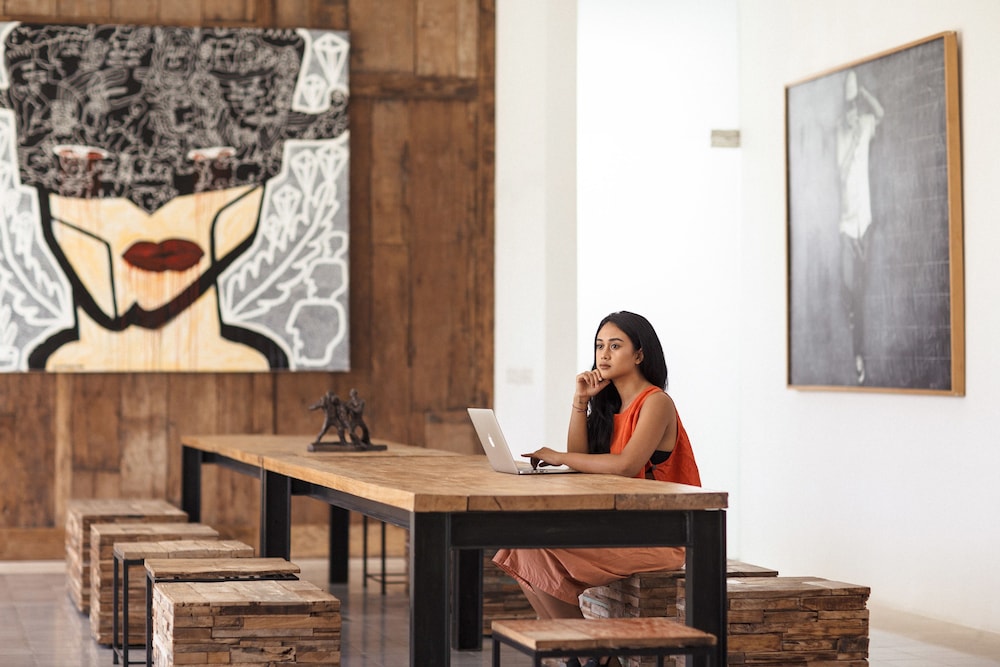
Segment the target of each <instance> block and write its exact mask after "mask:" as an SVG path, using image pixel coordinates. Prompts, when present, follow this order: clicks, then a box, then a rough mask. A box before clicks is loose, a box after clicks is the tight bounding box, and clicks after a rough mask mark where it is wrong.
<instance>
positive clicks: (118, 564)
mask: <svg viewBox="0 0 1000 667" xmlns="http://www.w3.org/2000/svg"><path fill="white" fill-rule="evenodd" d="M253 555H254V552H253V547H251V546H250V545H249V544H244V543H243V542H239V541H237V540H217V539H210V540H168V541H165V542H116V543H115V545H114V568H113V570H112V572H113V575H112V578H111V581H112V582H113V583H112V591H113V594H112V597H111V600H112V613H111V648H112V650H114V663H115V664H118V660H119V658H121V661H122V663H123V664H126V665H127V664H129V658H128V651H129V646H130V645H132V641H131V640H136V639H139V638H141V637H144V636H145V629H146V621H145V619H146V603H145V598H146V596H145V594H144V593H145V590H146V568H145V567H144V564H145V561H146V559H147V558H155V559H161V558H166V559H181V558H184V559H187V558H197V559H203V558H253ZM130 637H131V640H130Z"/></svg>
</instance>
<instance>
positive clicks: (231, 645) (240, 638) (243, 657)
mask: <svg viewBox="0 0 1000 667" xmlns="http://www.w3.org/2000/svg"><path fill="white" fill-rule="evenodd" d="M340 630H341V618H340V600H338V599H337V598H335V597H334V596H332V595H330V594H329V593H327V592H326V591H324V590H321V589H320V588H318V587H316V586H315V585H314V584H311V583H309V582H308V581H225V582H216V581H211V582H194V583H182V582H177V583H172V582H171V583H157V584H156V585H155V586H154V587H153V664H154V665H156V666H157V667H168V666H171V665H218V664H233V665H236V664H241V665H246V664H250V663H255V664H256V663H262V664H277V663H280V664H282V665H285V664H289V665H298V664H317V663H319V664H323V665H339V664H340V645H341V644H340Z"/></svg>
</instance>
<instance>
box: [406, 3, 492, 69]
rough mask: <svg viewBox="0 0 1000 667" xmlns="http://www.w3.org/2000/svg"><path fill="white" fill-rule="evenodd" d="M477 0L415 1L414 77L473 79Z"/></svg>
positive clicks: (476, 53)
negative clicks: (415, 49) (416, 36)
mask: <svg viewBox="0 0 1000 667" xmlns="http://www.w3.org/2000/svg"><path fill="white" fill-rule="evenodd" d="M478 17H479V12H478V2H477V0H417V19H416V20H417V30H416V32H417V34H418V35H419V39H418V40H417V54H416V73H417V74H419V75H429V76H475V74H476V59H477V56H478V49H477V43H478V37H479V34H478V27H479V23H478Z"/></svg>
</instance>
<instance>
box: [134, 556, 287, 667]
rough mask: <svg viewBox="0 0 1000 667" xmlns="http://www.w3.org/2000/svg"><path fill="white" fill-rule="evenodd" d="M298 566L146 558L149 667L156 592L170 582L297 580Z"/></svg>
mask: <svg viewBox="0 0 1000 667" xmlns="http://www.w3.org/2000/svg"><path fill="white" fill-rule="evenodd" d="M299 572H300V569H299V566H298V565H296V564H295V563H292V562H290V561H287V560H285V559H283V558H169V559H163V558H147V559H146V577H145V579H146V611H145V619H146V665H147V666H150V665H152V664H153V589H154V588H155V587H156V585H157V584H161V583H168V582H173V583H177V582H184V583H193V582H205V581H257V580H270V579H274V580H294V579H298V574H299Z"/></svg>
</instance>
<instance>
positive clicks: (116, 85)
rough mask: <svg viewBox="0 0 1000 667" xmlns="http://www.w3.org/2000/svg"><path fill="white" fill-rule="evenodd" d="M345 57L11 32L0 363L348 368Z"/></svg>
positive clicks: (206, 32)
mask: <svg viewBox="0 0 1000 667" xmlns="http://www.w3.org/2000/svg"><path fill="white" fill-rule="evenodd" d="M348 52H349V40H348V37H347V35H346V34H345V33H342V32H333V31H316V30H277V29H268V30H253V29H223V28H176V27H152V26H127V25H75V26H71V25H33V24H27V23H0V56H2V58H0V371H7V372H13V371H27V370H49V371H84V372H87V371H255V370H271V369H273V370H277V369H288V370H331V371H339V370H347V369H348V368H349V359H350V356H349V338H348V330H349V327H348V314H349V313H348V166H349V144H348V117H347V104H348V85H347V83H348V76H347V65H348Z"/></svg>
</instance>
